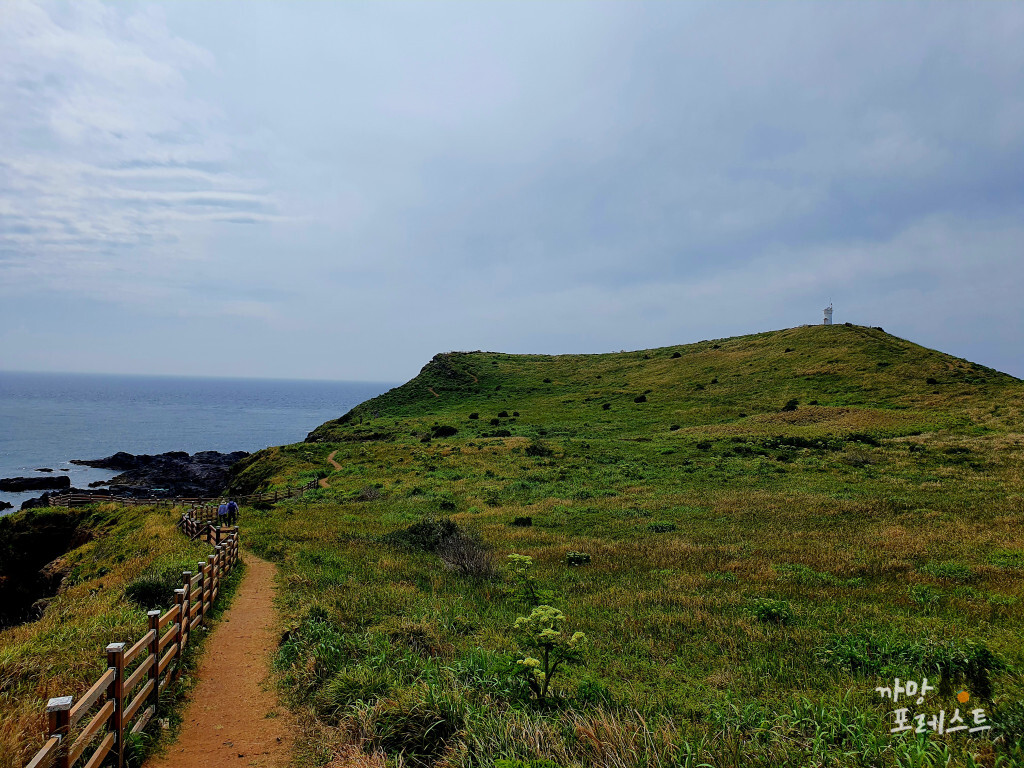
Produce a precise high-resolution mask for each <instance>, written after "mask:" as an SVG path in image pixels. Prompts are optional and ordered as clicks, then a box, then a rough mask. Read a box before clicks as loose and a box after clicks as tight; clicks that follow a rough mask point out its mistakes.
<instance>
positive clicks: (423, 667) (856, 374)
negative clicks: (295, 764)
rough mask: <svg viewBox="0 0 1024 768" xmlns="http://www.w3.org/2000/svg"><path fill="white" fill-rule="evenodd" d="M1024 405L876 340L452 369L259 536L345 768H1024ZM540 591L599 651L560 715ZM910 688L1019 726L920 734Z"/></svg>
mask: <svg viewBox="0 0 1024 768" xmlns="http://www.w3.org/2000/svg"><path fill="white" fill-rule="evenodd" d="M1022 406H1024V383H1022V382H1020V381H1018V380H1016V379H1014V378H1013V377H1010V376H1007V375H1005V374H1001V373H998V372H996V371H993V370H990V369H987V368H984V367H983V366H978V365H975V364H972V363H969V362H967V361H964V360H960V359H957V358H954V357H950V356H948V355H944V354H942V353H939V352H935V351H933V350H928V349H925V348H922V347H920V346H917V345H915V344H912V343H910V342H907V341H904V340H902V339H897V338H895V337H893V336H890V335H888V334H885V333H884V332H883V331H881V330H880V329H873V328H864V327H857V326H832V327H820V326H816V327H804V328H794V329H789V330H783V331H777V332H772V333H763V334H756V335H752V336H744V337H738V338H733V339H721V340H715V341H705V342H700V343H698V344H691V345H686V346H680V347H668V348H662V349H652V350H644V351H638V352H629V353H625V352H624V353H618V354H605V355H564V356H556V357H548V356H534V355H504V354H498V353H484V352H473V353H448V354H444V355H438V356H436V357H435V358H434V359H433V360H431V361H430V363H429V364H428V365H427V366H426V367H425V368H424V369H423V370H422V371H421V373H420V374H419V375H418V376H417V377H416V378H414V379H413V380H412V381H410V382H408V383H407V384H405V385H403V386H401V387H398V388H396V389H393V390H391V391H390V392H387V393H385V394H383V395H381V396H380V397H377V398H374V399H372V400H369V401H367V402H365V403H363V404H361V405H360V406H358V407H357V408H355V409H353V410H352V411H350V412H349V413H347V414H345V415H344V416H342V417H341V418H339V419H337V420H335V421H331V422H328V423H326V424H324V425H322V426H321V427H319V428H317V429H316V430H314V431H313V432H312V433H311V434H310V435H309V437H308V438H307V441H306V442H304V443H299V444H296V445H291V446H281V447H279V448H273V449H268V450H267V451H263V452H260V453H259V454H255V455H253V456H252V457H250V458H248V459H246V460H245V461H244V462H242V463H241V464H240V465H239V467H238V471H237V473H236V476H235V478H234V481H233V482H234V485H235V487H236V488H238V489H244V490H248V489H251V488H253V487H257V486H263V487H267V486H273V485H276V484H283V483H288V482H295V481H296V480H297V479H300V478H301V479H306V478H310V477H314V476H317V477H323V478H324V479H325V481H326V483H327V486H328V487H326V488H322V489H320V490H318V491H316V492H313V493H310V494H308V495H307V496H306V497H305V498H304V499H301V500H296V501H293V502H287V503H284V504H280V505H278V506H277V507H275V508H272V509H266V510H247V511H246V513H245V517H244V518H243V519H244V524H245V525H246V529H247V536H248V541H249V542H251V543H253V545H254V546H255V547H256V549H257V551H259V552H260V553H261V554H263V555H265V556H267V557H270V558H273V559H275V560H277V561H278V562H279V563H280V564H281V569H282V574H283V579H284V581H283V583H284V586H285V592H284V597H285V601H286V605H287V609H288V611H289V614H290V615H291V616H292V619H293V625H294V630H293V631H292V632H291V633H290V634H289V636H288V639H287V640H286V642H284V644H283V645H282V649H281V653H280V655H279V658H278V662H279V666H280V668H281V670H282V675H283V681H284V682H285V684H286V685H287V686H289V689H290V690H291V691H292V693H293V695H294V701H295V702H296V704H297V706H300V707H306V708H308V711H309V713H310V717H311V718H312V719H311V722H315V723H318V725H317V727H316V728H315V729H314V730H313V731H311V732H312V733H315V738H312V739H311V741H310V744H309V748H310V750H311V754H314V753H315V754H318V755H320V758H318V759H322V760H326V759H329V758H330V757H332V756H337V755H341V754H344V753H345V750H346V749H351V748H353V747H352V746H351V745H355V747H354V748H356V749H357V750H366V751H374V750H383V752H384V753H386V754H388V755H392V756H395V755H398V754H401V755H402V756H403V759H404V760H405V761H406V764H410V765H441V766H466V768H468V767H469V766H495V765H498V762H497V761H499V760H509V761H513V762H512V763H511V765H514V766H519V768H522V766H535V765H542V764H544V763H542V762H538V761H542V760H551V761H553V762H554V764H556V765H566V766H584V765H586V766H590V765H600V766H626V765H649V766H678V765H697V764H701V763H703V764H707V765H712V766H727V765H728V766H733V765H735V766H741V765H742V766H758V765H763V766H774V765H794V766H796V765H801V766H803V765H811V764H813V765H865V766H867V765H872V766H874V765H881V766H897V765H911V764H914V765H924V764H931V763H934V764H946V761H947V760H948V761H949V763H948V764H956V765H971V764H972V762H971V761H974V762H973V764H975V765H989V766H991V765H995V764H997V763H998V764H999V765H1002V766H1016V765H1024V750H1022V748H1021V746H1020V744H1021V741H1022V739H1024V676H1022V674H1021V672H1020V670H1021V669H1024V666H1022V665H1024V650H1022V649H1024V643H1022V639H1024V612H1022V609H1021V598H1022V597H1024V590H1022V588H1021V576H1022V575H1024V529H1022V522H1024V476H1022V474H1021V472H1020V467H1021V462H1022V459H1024V434H1022V431H1024V420H1022V415H1024V410H1022ZM328 456H333V458H334V461H335V462H336V463H337V464H338V465H340V466H341V469H340V470H335V469H332V465H329V464H328V462H327V459H328ZM512 554H516V555H521V556H524V557H529V558H531V559H532V560H531V562H532V565H530V566H529V568H527V566H526V565H525V563H526V561H524V560H515V559H513V560H511V561H510V560H509V555H512ZM517 562H518V563H519V565H518V566H517V565H516V563H517ZM502 563H506V564H507V565H506V566H504V567H501V568H497V569H495V566H500V565H501V564H502ZM524 568H527V570H526V572H525V574H524V572H523V569H524ZM517 569H518V573H517ZM539 602H545V603H549V604H551V605H553V606H555V607H556V608H558V609H559V610H561V611H562V612H563V613H564V614H565V617H566V618H565V620H564V622H563V624H564V626H563V627H562V628H563V629H564V630H565V632H566V633H567V634H566V635H563V636H560V637H568V636H570V635H571V634H572V632H574V631H577V630H579V631H581V632H583V633H585V635H586V637H587V642H586V647H585V650H583V651H580V652H579V656H580V658H579V661H580V663H578V664H569V663H566V664H565V665H563V666H561V667H560V668H559V669H558V670H557V671H556V673H555V675H553V677H552V680H551V682H552V688H551V692H550V694H549V695H547V696H544V697H543V699H544V700H543V701H540V700H538V699H539V697H538V692H537V690H536V689H535V688H534V687H533V686H532V685H531V684H530V682H529V680H528V676H529V675H530V674H533V673H531V672H529V669H530V665H531V664H533V662H531V661H529V659H531V658H541V657H542V656H543V654H542V653H541V650H538V649H539V648H540V646H538V645H537V644H536V642H534V643H533V645H531V641H530V639H529V638H526V637H524V636H523V633H522V627H523V624H522V622H520V624H519V628H518V629H517V626H516V619H517V617H520V616H522V617H528V616H529V615H530V614H531V611H532V610H533V608H534V606H535V605H536V604H537V603H539ZM531 652H532V653H533V654H534V656H531V655H530V653H531ZM538 654H540V655H538ZM517 661H520V662H525V663H521V664H518V665H517V663H516V662H517ZM517 671H518V674H517ZM524 671H525V674H523V673H524ZM895 677H899V678H900V679H901V680H908V679H915V680H918V681H920V680H921V678H922V677H928V678H929V679H930V680H932V682H933V683H935V682H937V681H939V682H941V685H940V686H939V688H938V689H937V690H936V692H934V693H932V694H930V696H929V697H928V698H927V700H926V701H924V703H923V704H922V705H920V706H918V705H916V704H915V705H912V708H913V710H914V712H926V713H927V714H928V715H929V716H931V715H932V714H935V715H937V713H938V711H939V710H940V709H943V710H944V711H945V712H946V713H947V714H946V715H945V716H946V717H947V718H948V717H951V716H952V714H953V711H954V709H955V708H957V707H958V706H959V707H961V709H964V711H966V712H973V710H974V709H975V708H977V709H979V710H982V711H983V714H984V715H985V717H987V718H988V721H987V722H989V723H990V724H992V725H993V728H992V730H991V731H978V732H977V734H974V733H973V732H972V734H965V735H964V736H963V737H956V738H947V737H945V736H941V735H939V734H938V733H934V732H933V733H930V734H925V735H920V736H915V735H913V734H911V735H909V736H908V735H907V734H905V733H891V728H892V727H893V723H894V717H895V715H894V710H895V709H897V705H896V704H894V702H893V701H891V700H882V699H881V697H880V696H879V694H878V693H877V692H876V691H875V689H876V687H879V686H881V687H885V686H886V685H888V686H890V687H891V686H892V685H893V679H894V678H895ZM961 689H963V690H964V691H966V694H965V695H968V696H969V697H971V698H970V701H971V702H972V704H971V707H970V708H969V709H967V708H964V707H962V706H961V705H960V704H958V701H957V699H955V695H956V693H957V692H958V691H959V690H961ZM973 716H975V715H969V717H973ZM912 722H914V723H916V722H917V721H912ZM932 730H933V731H934V730H935V729H934V728H933V729H932ZM822 734H828V735H827V737H823V735H822ZM346 744H347V745H349V746H347V747H346V746H345V745H346ZM311 760H312V758H311ZM514 761H519V762H514ZM531 761H533V762H531ZM312 762H313V763H315V762H316V760H312ZM505 765H508V764H505Z"/></svg>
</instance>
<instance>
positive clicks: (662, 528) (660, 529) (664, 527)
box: [647, 523, 676, 533]
mask: <svg viewBox="0 0 1024 768" xmlns="http://www.w3.org/2000/svg"><path fill="white" fill-rule="evenodd" d="M675 529H676V524H675V523H651V524H650V525H648V526H647V530H649V531H650V532H651V533H668V532H670V531H674V530H675Z"/></svg>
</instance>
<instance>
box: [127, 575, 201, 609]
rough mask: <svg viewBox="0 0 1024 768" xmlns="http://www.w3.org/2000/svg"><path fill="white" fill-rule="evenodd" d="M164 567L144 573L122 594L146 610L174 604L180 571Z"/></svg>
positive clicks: (180, 583) (179, 584)
mask: <svg viewBox="0 0 1024 768" xmlns="http://www.w3.org/2000/svg"><path fill="white" fill-rule="evenodd" d="M182 570H186V569H184V568H183V569H181V570H178V569H176V568H166V569H164V570H162V571H158V572H152V571H151V572H149V573H144V574H142V575H141V576H139V578H137V579H135V581H132V582H130V583H129V584H128V585H127V586H125V588H124V596H125V597H127V598H128V599H129V600H131V601H132V602H133V603H135V604H136V605H138V606H140V607H142V608H145V609H146V610H155V609H157V608H169V607H170V606H172V605H173V604H174V590H176V589H178V588H179V587H180V586H181V585H182V581H181V571H182Z"/></svg>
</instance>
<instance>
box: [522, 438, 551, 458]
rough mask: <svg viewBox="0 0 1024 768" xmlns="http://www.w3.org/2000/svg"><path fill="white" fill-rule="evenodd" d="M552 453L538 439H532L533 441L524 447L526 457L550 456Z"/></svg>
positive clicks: (545, 444)
mask: <svg viewBox="0 0 1024 768" xmlns="http://www.w3.org/2000/svg"><path fill="white" fill-rule="evenodd" d="M553 453H554V451H553V450H551V448H550V447H548V445H547V443H545V442H544V441H543V440H541V439H540V438H534V439H533V440H531V441H530V444H529V445H528V446H526V455H527V456H537V457H541V456H551V455H552V454H553Z"/></svg>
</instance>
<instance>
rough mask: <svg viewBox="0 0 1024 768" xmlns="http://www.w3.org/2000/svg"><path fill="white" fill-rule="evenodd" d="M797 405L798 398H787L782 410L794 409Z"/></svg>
mask: <svg viewBox="0 0 1024 768" xmlns="http://www.w3.org/2000/svg"><path fill="white" fill-rule="evenodd" d="M797 405H799V401H798V400H796V399H792V400H787V401H786V404H785V405H784V406H782V410H783V411H795V410H796V407H797Z"/></svg>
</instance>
